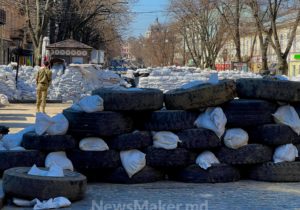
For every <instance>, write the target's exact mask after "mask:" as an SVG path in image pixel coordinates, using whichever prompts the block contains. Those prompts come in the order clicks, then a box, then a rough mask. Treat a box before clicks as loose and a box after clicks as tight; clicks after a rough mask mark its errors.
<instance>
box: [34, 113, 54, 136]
mask: <svg viewBox="0 0 300 210" xmlns="http://www.w3.org/2000/svg"><path fill="white" fill-rule="evenodd" d="M51 125H52V120H51V117H49V116H48V115H46V114H44V113H41V112H39V113H37V114H36V118H35V133H36V134H37V135H39V136H41V135H43V134H44V133H45V132H46V131H47V129H48V128H49V127H50V126H51Z"/></svg>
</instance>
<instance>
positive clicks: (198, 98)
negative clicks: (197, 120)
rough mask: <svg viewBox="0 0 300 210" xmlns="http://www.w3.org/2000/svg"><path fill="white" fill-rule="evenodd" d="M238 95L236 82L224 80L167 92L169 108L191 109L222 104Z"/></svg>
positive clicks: (167, 106)
mask: <svg viewBox="0 0 300 210" xmlns="http://www.w3.org/2000/svg"><path fill="white" fill-rule="evenodd" d="M235 97H236V87H235V82H234V81H231V80H224V81H221V82H220V83H218V84H216V85H211V84H204V85H198V86H195V87H192V88H189V89H175V90H170V91H168V92H167V93H165V96H164V100H165V105H166V108H167V109H170V110H182V109H183V110H189V109H199V108H206V107H214V106H218V105H221V104H223V103H225V102H227V101H229V100H232V99H234V98H235Z"/></svg>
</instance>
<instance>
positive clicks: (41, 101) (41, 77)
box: [36, 61, 52, 113]
mask: <svg viewBox="0 0 300 210" xmlns="http://www.w3.org/2000/svg"><path fill="white" fill-rule="evenodd" d="M49 66H50V65H49V62H48V61H45V62H44V67H42V68H41V69H40V70H39V71H38V73H37V76H36V85H37V88H36V109H37V112H40V111H41V110H40V106H41V105H42V112H44V113H45V108H46V100H47V95H48V88H49V86H50V85H51V81H52V72H51V70H50V69H49Z"/></svg>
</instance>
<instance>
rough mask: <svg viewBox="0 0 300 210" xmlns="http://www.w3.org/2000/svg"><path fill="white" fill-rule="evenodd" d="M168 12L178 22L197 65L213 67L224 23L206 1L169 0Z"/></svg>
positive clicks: (212, 4)
mask: <svg viewBox="0 0 300 210" xmlns="http://www.w3.org/2000/svg"><path fill="white" fill-rule="evenodd" d="M170 11H171V13H172V14H173V16H174V18H176V19H177V21H178V22H179V23H180V25H181V27H182V29H181V34H182V35H183V37H184V40H185V43H186V45H187V48H188V51H189V52H190V55H191V57H192V59H193V61H194V63H195V64H196V66H199V67H207V68H215V61H216V58H217V55H218V54H219V52H220V50H221V48H222V46H223V45H224V42H225V40H226V37H227V35H228V33H227V31H226V26H225V24H224V22H223V20H222V17H221V15H219V14H218V11H217V9H216V8H215V4H214V3H212V2H211V1H209V0H172V1H171V5H170Z"/></svg>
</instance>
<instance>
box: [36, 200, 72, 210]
mask: <svg viewBox="0 0 300 210" xmlns="http://www.w3.org/2000/svg"><path fill="white" fill-rule="evenodd" d="M71 204H72V203H71V201H70V200H69V199H68V198H65V197H57V198H54V199H52V198H51V199H49V200H47V201H42V202H41V201H40V200H37V203H36V204H35V205H34V207H33V209H34V210H40V209H58V208H65V207H68V206H71Z"/></svg>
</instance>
